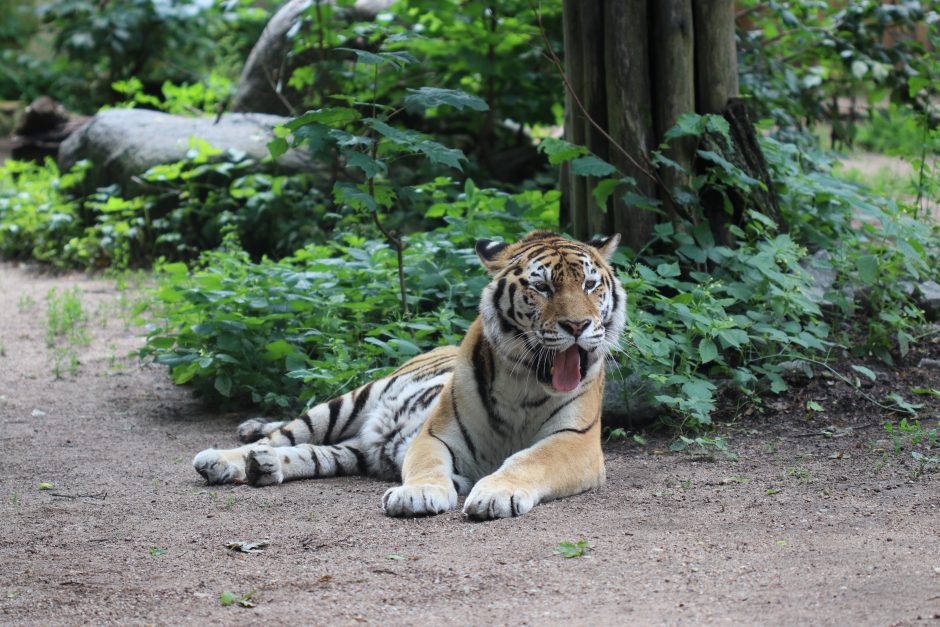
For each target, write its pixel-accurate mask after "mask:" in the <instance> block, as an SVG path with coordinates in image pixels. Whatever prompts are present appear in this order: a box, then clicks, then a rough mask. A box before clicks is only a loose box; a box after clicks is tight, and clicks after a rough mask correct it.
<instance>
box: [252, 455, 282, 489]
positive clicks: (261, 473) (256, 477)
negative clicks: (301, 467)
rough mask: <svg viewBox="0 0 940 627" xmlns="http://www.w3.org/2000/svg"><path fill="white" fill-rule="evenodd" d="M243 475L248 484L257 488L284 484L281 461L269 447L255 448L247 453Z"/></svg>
mask: <svg viewBox="0 0 940 627" xmlns="http://www.w3.org/2000/svg"><path fill="white" fill-rule="evenodd" d="M245 474H246V476H247V479H248V483H250V484H251V485H253V486H257V487H261V486H266V485H277V484H278V483H283V482H284V473H283V471H282V470H281V460H280V459H279V458H278V456H277V451H275V450H274V449H273V448H271V447H270V446H256V447H253V448H252V449H251V450H250V451H249V452H248V462H247V465H246V468H245Z"/></svg>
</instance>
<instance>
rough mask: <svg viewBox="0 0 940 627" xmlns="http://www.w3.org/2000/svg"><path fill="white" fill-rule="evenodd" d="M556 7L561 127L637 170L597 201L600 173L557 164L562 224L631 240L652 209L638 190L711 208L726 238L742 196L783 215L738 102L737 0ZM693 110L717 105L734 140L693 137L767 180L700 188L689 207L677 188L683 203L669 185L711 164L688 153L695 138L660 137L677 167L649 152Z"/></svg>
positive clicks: (651, 218)
mask: <svg viewBox="0 0 940 627" xmlns="http://www.w3.org/2000/svg"><path fill="white" fill-rule="evenodd" d="M563 18H564V37H565V55H566V58H565V72H566V76H567V79H568V83H569V84H570V86H571V88H572V91H573V93H570V94H568V95H567V98H566V101H565V104H566V114H565V137H566V139H567V140H568V141H570V142H572V143H574V144H578V145H580V146H586V147H587V148H588V149H589V150H590V151H591V152H592V153H593V154H594V155H596V156H597V157H599V158H601V159H604V160H606V161H608V162H609V163H611V164H612V165H613V166H614V167H616V168H617V170H618V171H619V172H621V173H622V174H623V175H625V176H628V177H631V178H633V179H635V181H636V183H635V185H631V186H629V187H628V186H626V185H621V186H620V187H618V189H617V190H616V191H615V193H614V194H612V196H611V198H610V200H609V201H608V203H607V204H608V206H607V207H599V206H598V205H597V202H596V200H595V198H594V194H593V190H594V187H595V186H596V184H597V180H595V179H594V178H591V177H584V176H574V175H572V174H571V172H570V168H565V169H563V174H562V182H561V185H562V199H563V203H562V204H563V209H562V227H563V228H566V229H568V230H570V231H571V233H572V234H573V235H574V236H575V237H578V238H586V237H590V236H591V235H595V234H598V233H601V232H605V233H609V232H614V231H616V232H619V233H620V234H621V235H622V236H623V240H622V241H623V243H624V244H625V245H627V246H629V247H631V248H633V249H634V250H639V249H640V248H642V247H643V246H645V245H646V244H647V242H649V240H650V238H651V236H652V233H653V227H654V226H655V225H656V222H657V221H658V220H659V219H660V217H659V216H658V215H657V214H656V213H654V212H652V211H650V210H649V209H648V208H643V207H640V206H638V205H639V204H641V203H638V202H637V200H638V197H646V198H648V199H652V201H651V202H647V203H646V204H657V203H658V204H659V205H661V206H662V207H663V208H664V211H663V214H664V215H665V217H666V218H667V219H670V220H672V221H674V222H679V221H680V219H689V218H691V219H692V220H697V219H700V218H701V217H704V218H705V219H708V220H709V221H710V222H711V224H712V228H713V230H716V232H717V231H721V234H722V235H723V236H727V237H724V238H723V241H729V240H730V236H728V233H727V229H726V226H727V225H728V224H729V223H733V222H735V221H737V220H739V219H740V218H741V217H742V216H743V214H744V210H745V208H748V207H753V208H756V209H757V210H759V211H761V212H762V213H765V214H767V215H768V216H770V217H772V218H774V219H776V220H778V223H779V220H780V213H779V209H778V207H777V204H776V198H775V196H774V194H773V188H772V183H771V182H770V177H769V175H768V173H767V170H766V165H765V164H764V161H763V155H762V153H761V150H760V146H759V144H758V142H757V136H756V134H755V133H754V129H753V126H752V125H751V122H750V119H749V118H748V115H747V110H746V108H745V107H744V105H743V103H742V102H740V101H737V100H735V99H736V96H737V94H738V73H737V53H736V49H735V39H734V0H583V1H580V2H579V1H577V0H565V1H564V13H563ZM729 102H733V103H734V106H733V107H730V108H729ZM693 112H697V113H700V114H723V115H725V117H726V119H727V120H728V121H729V124H730V125H731V133H730V140H731V141H730V144H729V142H728V141H726V140H725V138H723V137H722V138H715V137H705V138H702V140H701V141H702V142H705V144H706V146H707V147H708V149H710V150H716V149H717V150H718V151H719V152H720V153H721V154H722V155H724V156H725V158H726V159H728V161H730V162H731V163H733V164H735V165H736V166H737V167H739V168H741V169H742V170H743V171H744V172H746V173H747V174H749V175H750V176H751V177H753V178H755V179H757V180H759V181H762V182H763V183H764V187H765V188H766V189H761V188H760V186H755V187H754V188H753V189H751V190H748V191H744V192H741V191H739V190H704V191H703V193H702V194H701V196H700V205H701V206H702V211H701V215H693V214H690V213H689V211H688V208H689V207H694V206H695V205H694V204H693V203H689V202H688V200H687V199H688V196H687V195H680V196H679V199H680V200H684V201H685V202H684V203H683V205H680V204H679V201H678V200H676V198H677V196H676V194H675V193H674V190H677V189H678V190H680V191H685V190H689V185H688V183H689V182H690V175H691V174H693V173H695V168H700V169H703V168H707V167H712V166H711V165H710V164H708V163H705V162H697V161H696V154H697V148H698V142H697V141H696V140H695V139H694V138H689V139H686V140H682V139H679V140H673V141H672V142H670V144H669V146H667V147H666V148H665V149H664V151H663V155H664V156H665V157H666V158H668V159H669V160H671V161H673V162H674V163H676V164H678V167H660V168H658V169H655V168H654V167H653V166H652V165H651V163H650V153H651V151H652V150H654V149H655V148H658V147H659V146H660V144H661V143H662V141H663V137H664V134H665V132H666V131H667V130H668V129H670V128H672V127H673V126H674V125H675V124H676V122H677V121H678V120H679V117H680V116H682V115H683V114H685V113H693ZM598 126H600V127H601V128H602V129H603V131H602V130H600V129H598V128H597V127H598ZM625 192H631V195H627V196H626V197H625ZM726 195H727V196H728V197H729V198H730V200H731V201H732V202H731V203H730V205H731V209H732V210H731V212H730V213H729V212H728V211H727V209H726V207H725V204H726V203H725V202H724V199H725V196H726Z"/></svg>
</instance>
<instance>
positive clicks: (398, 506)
mask: <svg viewBox="0 0 940 627" xmlns="http://www.w3.org/2000/svg"><path fill="white" fill-rule="evenodd" d="M455 507H457V490H455V489H454V488H453V487H451V486H448V487H446V488H444V487H440V486H436V485H419V486H407V485H402V486H398V487H397V488H391V489H390V490H388V491H387V492H386V493H385V496H383V497H382V508H383V509H384V510H385V513H386V515H388V516H433V515H434V514H441V513H443V512H446V511H449V510H452V509H454V508H455Z"/></svg>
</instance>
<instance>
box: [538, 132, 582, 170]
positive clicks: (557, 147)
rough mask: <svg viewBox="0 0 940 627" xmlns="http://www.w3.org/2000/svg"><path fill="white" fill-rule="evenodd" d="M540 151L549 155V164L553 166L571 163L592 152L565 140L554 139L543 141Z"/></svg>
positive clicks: (547, 138) (540, 144) (548, 138)
mask: <svg viewBox="0 0 940 627" xmlns="http://www.w3.org/2000/svg"><path fill="white" fill-rule="evenodd" d="M539 151H540V152H544V153H545V154H546V155H548V162H549V163H550V164H551V165H558V164H560V163H564V162H565V161H571V160H572V159H574V158H575V157H580V156H581V155H586V154H588V153H589V152H590V151H589V150H588V149H587V148H585V147H584V146H576V145H575V144H572V143H569V142H566V141H565V140H563V139H556V138H554V137H546V138H545V139H543V140H542V141H541V142H540V143H539Z"/></svg>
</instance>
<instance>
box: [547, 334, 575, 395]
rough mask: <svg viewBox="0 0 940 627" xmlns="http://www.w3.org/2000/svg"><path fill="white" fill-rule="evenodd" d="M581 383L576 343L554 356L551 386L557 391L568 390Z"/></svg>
mask: <svg viewBox="0 0 940 627" xmlns="http://www.w3.org/2000/svg"><path fill="white" fill-rule="evenodd" d="M579 383H581V355H580V354H579V353H578V346H577V344H572V345H571V348H569V349H568V350H565V351H562V352H560V353H558V355H556V356H555V365H554V366H553V367H552V387H553V388H555V389H556V390H558V391H559V392H570V391H571V390H573V389H575V388H576V387H578V384H579Z"/></svg>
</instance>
